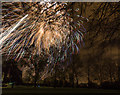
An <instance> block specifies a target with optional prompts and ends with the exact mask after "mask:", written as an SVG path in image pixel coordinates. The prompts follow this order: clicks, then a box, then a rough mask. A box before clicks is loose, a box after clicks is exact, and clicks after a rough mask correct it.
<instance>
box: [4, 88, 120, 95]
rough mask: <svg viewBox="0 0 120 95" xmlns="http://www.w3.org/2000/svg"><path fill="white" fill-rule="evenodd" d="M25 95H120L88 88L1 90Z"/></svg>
mask: <svg viewBox="0 0 120 95" xmlns="http://www.w3.org/2000/svg"><path fill="white" fill-rule="evenodd" d="M13 94H14V95H18V94H19V95H23V94H24V95H26V94H29V95H30V94H32V95H34V94H39V95H58V94H59V95H63V94H64V95H68V94H69V95H74V94H80V95H81V94H91V95H93V94H95V95H96V94H97V95H98V94H102V95H103V94H104V95H106V94H108V95H109V94H113V95H120V90H104V89H88V88H52V87H51V88H48V87H40V88H33V87H15V88H3V89H2V95H13Z"/></svg>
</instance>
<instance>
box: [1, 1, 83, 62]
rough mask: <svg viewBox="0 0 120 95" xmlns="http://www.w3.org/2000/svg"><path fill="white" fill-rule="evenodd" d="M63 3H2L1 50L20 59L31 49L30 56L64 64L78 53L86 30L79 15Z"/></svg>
mask: <svg viewBox="0 0 120 95" xmlns="http://www.w3.org/2000/svg"><path fill="white" fill-rule="evenodd" d="M71 5H72V3H64V2H43V1H41V2H29V3H28V2H27V3H25V2H11V3H7V2H6V3H3V6H2V25H3V32H2V33H1V34H0V50H1V51H2V53H3V54H7V55H8V56H9V58H14V59H15V60H18V61H19V59H21V58H22V57H24V56H25V54H27V51H26V48H27V49H31V48H32V51H31V54H32V55H39V56H41V54H43V53H42V52H44V54H47V55H48V56H49V57H48V62H49V63H54V62H55V61H56V60H57V61H58V60H59V61H63V60H65V58H67V57H68V56H69V55H70V54H73V53H78V52H79V46H80V44H81V42H82V41H83V40H82V38H83V35H84V33H85V28H84V27H83V25H82V21H81V18H82V16H80V15H76V17H77V20H75V19H74V14H73V11H74V12H77V11H79V8H77V9H75V10H73V9H72V8H70V7H71Z"/></svg>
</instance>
